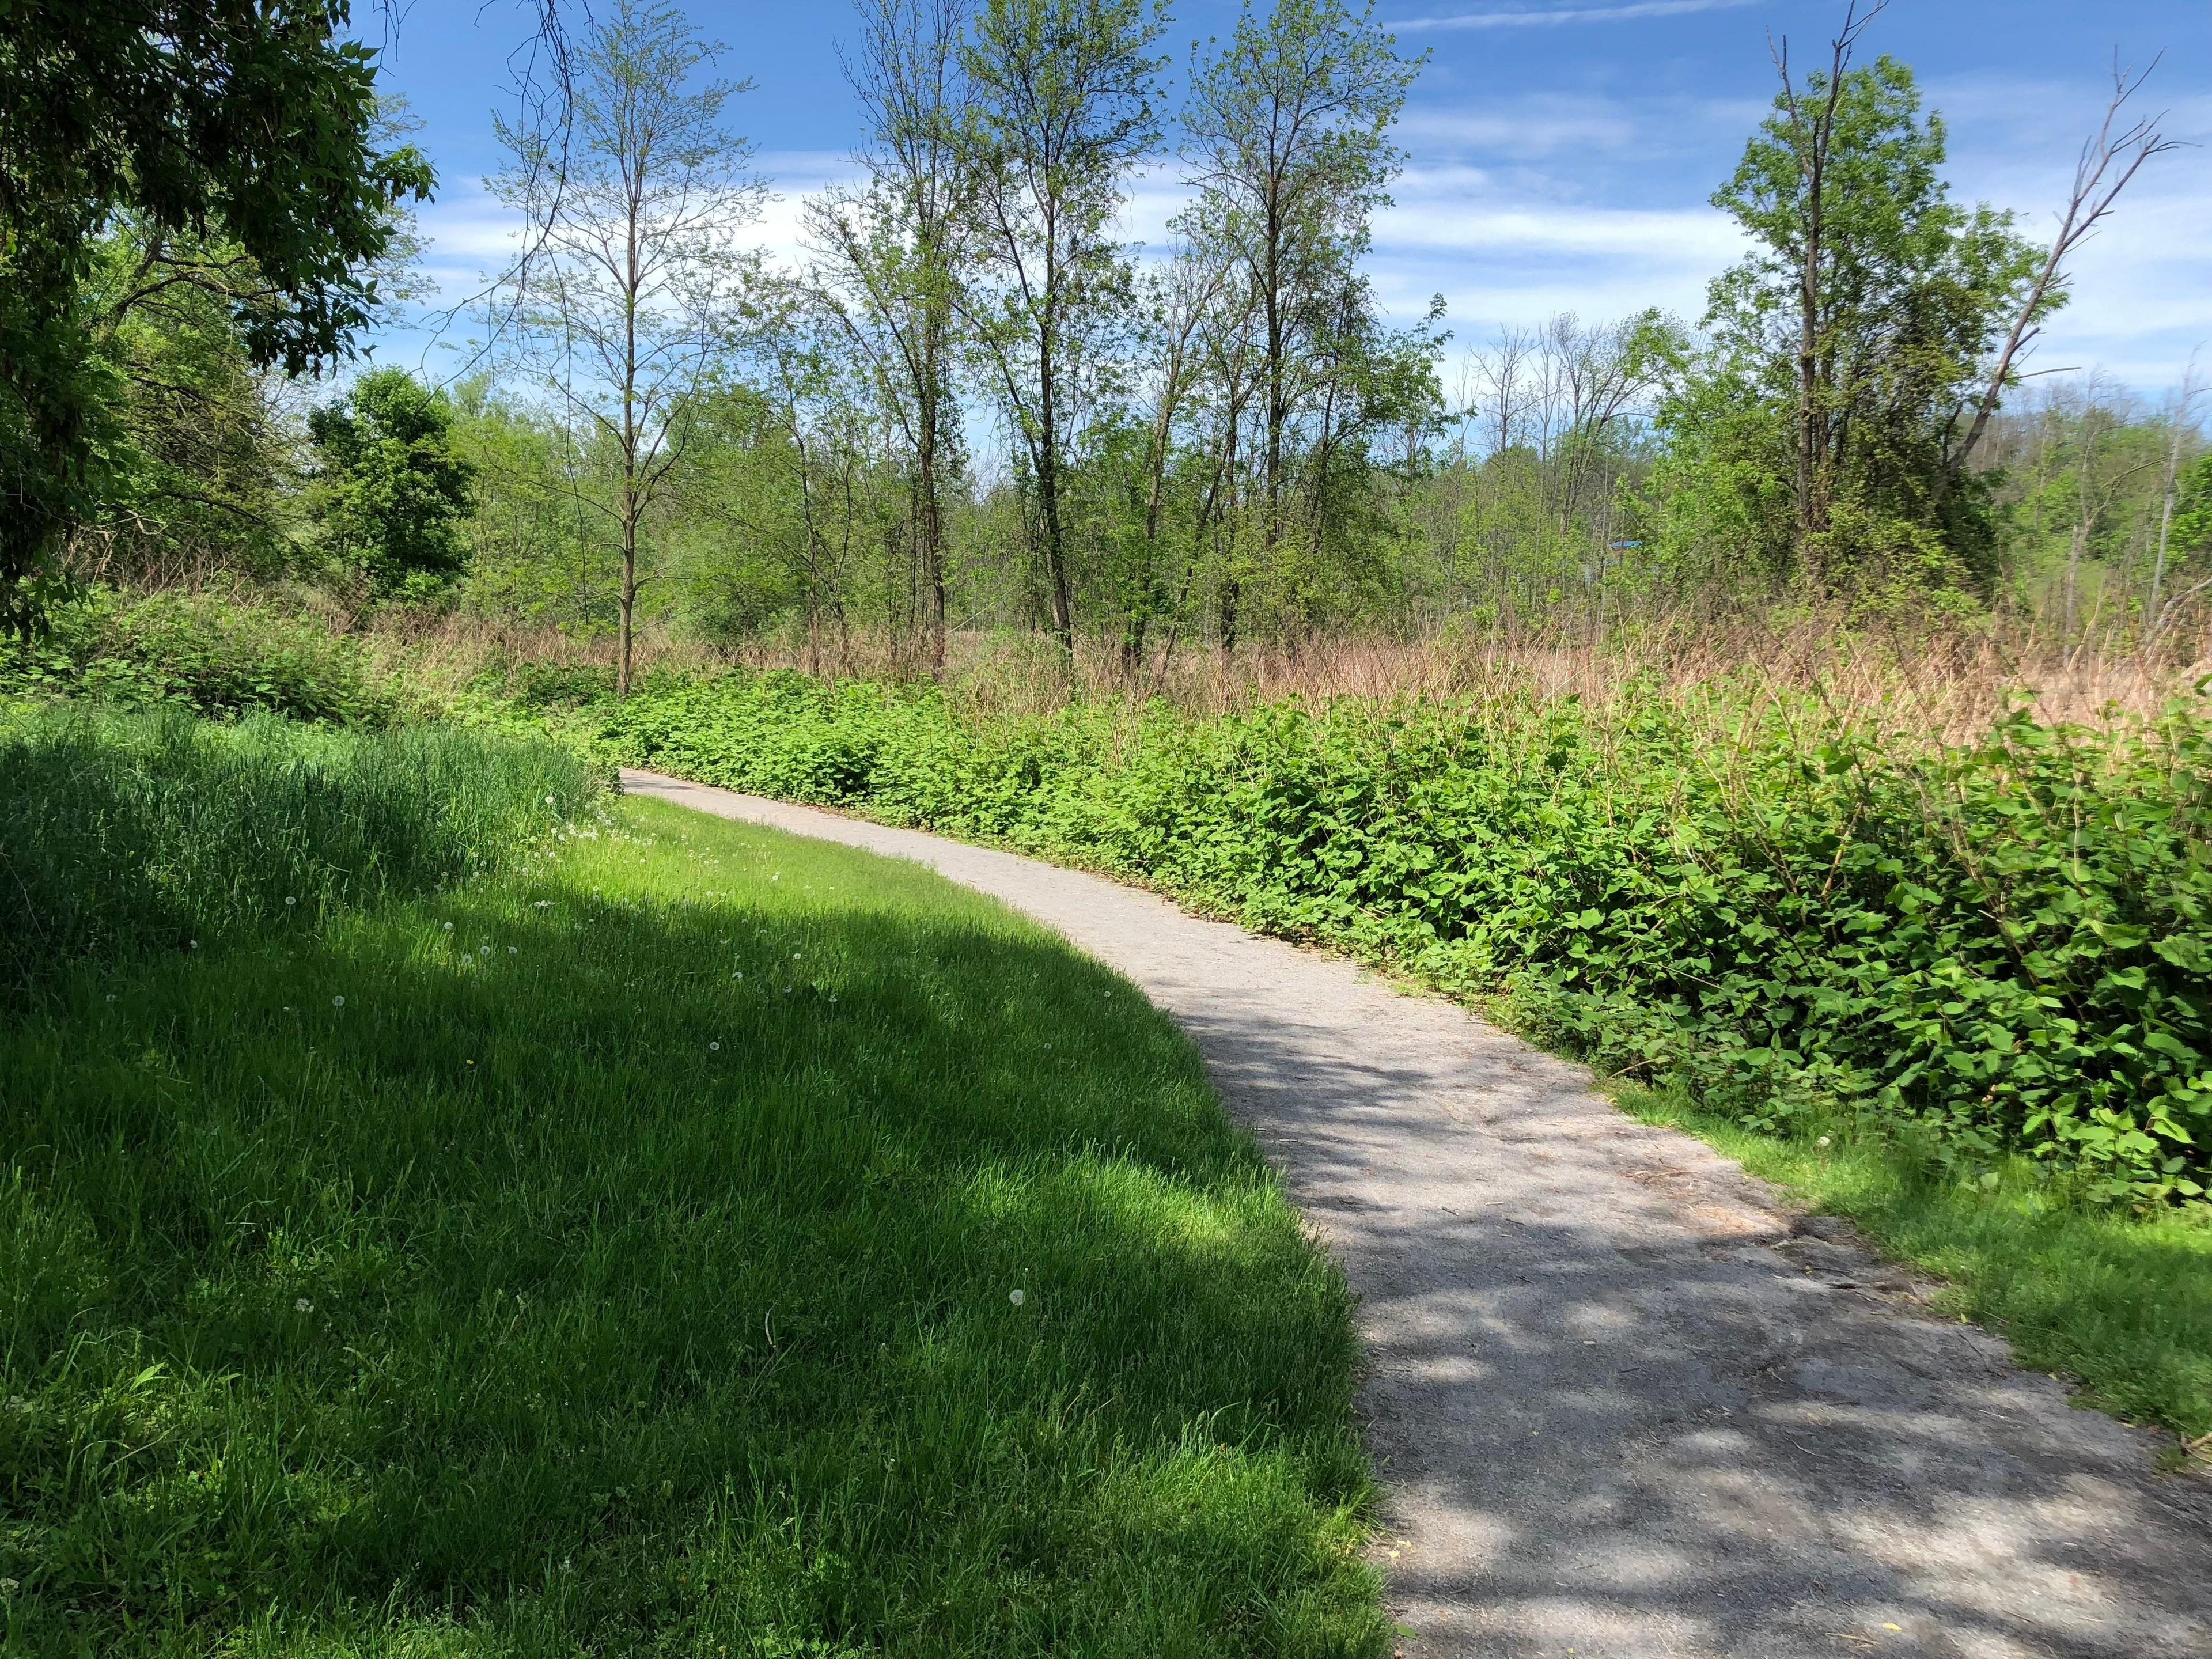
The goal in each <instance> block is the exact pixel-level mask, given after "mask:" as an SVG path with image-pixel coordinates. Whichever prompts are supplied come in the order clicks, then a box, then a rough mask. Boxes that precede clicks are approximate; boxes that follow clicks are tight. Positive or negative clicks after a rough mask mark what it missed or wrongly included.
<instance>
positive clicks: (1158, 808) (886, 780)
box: [607, 675, 2212, 1203]
mask: <svg viewBox="0 0 2212 1659" xmlns="http://www.w3.org/2000/svg"><path fill="white" fill-rule="evenodd" d="M607 735H608V737H609V738H610V739H611V741H612V742H613V743H614V744H615V745H616V746H617V748H618V749H619V750H622V751H623V753H625V754H626V755H628V756H629V757H630V758H632V759H633V760H635V761H636V762H638V763H645V764H652V765H658V766H661V767H665V768H667V769H671V770H674V771H678V772H682V773H684V775H687V776H690V777H695V778H698V779H701V780H702V781H709V782H714V783H721V784H726V785H729V786H731V787H737V788H741V789H747V790H750V791H754V792H756V793H763V794H773V795H779V796H783V797H786V798H788V799H800V800H815V801H823V802H829V803H833V804H836V805H846V806H854V807H859V808H861V809H863V810H866V811H869V812H870V813H872V814H873V815H875V816H878V817H883V818H885V819H888V820H890V821H892V822H896V823H915V824H926V825H928V826H931V827H933V828H937V829H943V830H945V831H947V832H948V833H951V834H954V835H959V836H970V837H977V838H982V839H988V840H994V841H998V842H1006V843H1008V844H1011V845H1013V846H1015V847H1018V848H1024V849H1027V850H1030V851H1034V852H1037V853H1040V854H1046V855H1048V856H1053V857H1057V858H1062V859H1066V860H1073V861H1077V862H1081V863H1085V864H1090V865H1092V866H1098V867H1102V868H1104V869H1107V870H1109V871H1113V872H1116V873H1120V874H1123V875H1127V876H1132V877H1134V878H1139V879H1141V880H1143V881H1146V882H1148V883H1150V884H1154V885H1156V886H1158V887H1160V888H1163V889H1164V890H1168V891H1170V892H1174V893H1176V894H1178V895H1180V896H1183V897H1184V898H1186V899H1188V900H1191V901H1193V902H1196V903H1198V904H1200V905H1201V906H1203V907H1206V908H1211V909H1213V910H1215V911H1217V912H1220V913H1223V914H1227V915H1234V916H1237V917H1238V918H1239V919H1241V920H1243V921H1246V922H1248V923H1249V924H1250V925H1253V926H1255V927H1261V928H1264V929H1267V930H1268V931H1271V932H1274V933H1281V934H1285V935H1288V936H1291V937H1304V938H1312V939H1321V940H1324V941H1327V942H1329V943H1332V944H1334V945H1340V946H1343V947H1346V948H1349V949H1352V950H1353V951H1359V952H1361V953H1364V954H1366V955H1368V956H1370V957H1376V958H1380V959H1384V960H1388V961H1390V962H1393V963H1397V964H1399V965H1401V966H1403V967H1406V968H1407V969H1412V970H1413V971H1415V972H1418V973H1419V974H1422V975H1425V976H1427V977H1429V978H1431V980H1433V981H1437V982H1439V983H1441V984H1443V985H1444V986H1446V987H1449V988H1453V989H1456V990H1460V991H1462V992H1468V993H1474V994H1510V996H1512V997H1513V998H1514V999H1515V1000H1516V1002H1517V1004H1518V1005H1519V1006H1521V1007H1522V1009H1523V1010H1524V1011H1526V1012H1528V1015H1529V1016H1530V1017H1531V1018H1533V1019H1534V1020H1535V1021H1536V1022H1538V1023H1539V1024H1541V1025H1543V1026H1545V1027H1547V1028H1548V1029H1549V1030H1550V1031H1551V1032H1552V1033H1553V1035H1554V1036H1559V1037H1560V1038H1564V1039H1565V1040H1567V1041H1569V1042H1571V1043H1573V1044H1575V1045H1577V1046H1579V1047H1580V1048H1582V1049H1583V1051H1585V1052H1587V1053H1589V1054H1591V1055H1592V1057H1593V1058H1595V1060H1598V1061H1599V1062H1600V1063H1601V1064H1604V1065H1608V1066H1614V1067H1617V1068H1620V1069H1622V1070H1627V1071H1633V1072H1635V1073H1638V1074H1640V1075H1643V1076H1646V1077H1650V1078H1655V1079H1671V1080H1674V1081H1678V1082H1680V1083H1682V1084H1685V1085H1688V1086H1689V1087H1691V1088H1692V1090H1693V1091H1695V1092H1696V1093H1697V1094H1698V1095H1699V1097H1700V1098H1701V1099H1702V1100H1704V1101H1705V1103H1708V1104H1709V1105H1713V1106H1717V1107H1719V1108H1721V1109H1725V1110H1727V1111H1728V1112H1729V1113H1730V1114H1732V1115H1735V1116H1737V1117H1739V1118H1741V1119H1742V1120H1744V1121H1750V1122H1753V1123H1755V1124H1759V1125H1762V1126H1765V1127H1781V1126H1783V1125H1784V1124H1785V1123H1786V1122H1787V1121H1789V1120H1790V1118H1791V1117H1792V1116H1793V1115H1796V1114H1799V1113H1802V1112H1805V1111H1808V1110H1819V1111H1822V1112H1826V1111H1832V1110H1834V1109H1836V1108H1837V1106H1838V1104H1839V1103H1840V1104H1841V1105H1843V1106H1844V1107H1846V1108H1849V1109H1854V1110H1857V1111H1858V1112H1860V1113H1863V1114H1864V1115H1868V1116H1869V1117H1870V1118H1873V1119H1876V1120H1879V1121H1884V1122H1887V1123H1889V1124H1892V1125H1894V1126H1896V1127H1899V1129H1900V1130H1906V1131H1909V1132H1910V1133H1912V1134H1913V1135H1914V1136H1915V1137H1916V1138H1917V1139H1922V1140H1924V1141H1925V1142H1926V1143H1927V1144H1929V1145H1930V1146H1933V1147H1934V1148H1935V1149H1936V1154H1937V1155H1938V1156H1939V1157H1940V1158H1942V1159H1944V1160H1945V1161H1947V1162H1948V1163H1949V1164H1952V1165H1954V1167H1955V1168H1956V1169H1957V1170H1958V1171H1959V1172H1960V1174H1961V1175H1962V1176H1968V1177H1972V1178H1984V1177H1985V1176H1986V1172H1988V1171H1990V1170H1992V1169H1993V1166H1994V1165H1995V1164H1996V1162H1997V1161H1998V1160H1999V1159H2000V1158H2003V1157H2005V1156H2007V1155H2008V1154H2010V1153H2013V1152H2027V1153H2028V1154H2030V1155H2032V1156H2033V1158H2037V1159H2039V1160H2041V1161H2042V1163H2043V1164H2045V1166H2046V1167H2047V1168H2048V1169H2049V1170H2051V1172H2052V1174H2053V1175H2054V1176H2056V1177H2057V1178H2059V1179H2060V1181H2061V1182H2062V1184H2063V1186H2064V1187H2065V1188H2067V1190H2068V1191H2069V1193H2071V1194H2074V1195H2076V1196H2080V1197H2083V1198H2087V1199H2089V1200H2096V1201H2109V1200H2131V1201H2135V1202H2141V1203H2154V1202H2163V1201H2169V1200H2203V1198H2204V1196H2205V1190H2206V1188H2207V1186H2208V1185H2212V870H2208V867H2207V865H2208V851H2209V850H2212V849H2208V847H2207V842H2206V836H2205V833H2204V823H2205V811H2206V806H2207V797H2208V789H2212V717H2208V715H2207V714H2205V713H2204V712H2203V710H2202V709H2200V708H2178V709H2176V710H2174V711H2172V713H2170V714H2167V715H2166V716H2165V717H2164V718H2162V719H2160V720H2155V721H2151V722H2145V723H2139V724H2136V725H2133V726H2124V727H2121V728H2119V729H2118V730H2115V731H2112V732H2091V731H2087V730H2081V729H2075V728H2065V727H2058V728H2054V727H2046V726H2039V725H2038V724H2036V723H2035V722H2033V720H2029V719H2028V718H2027V715H2026V714H2015V715H2013V716H2012V717H2010V718H2008V719H2007V720H2003V721H2002V722H2001V723H2000V724H1999V725H1998V726H1996V728H1995V729H1994V730H1993V731H1992V732H1990V733H1989V734H1988V736H1987V737H1986V738H1984V740H1983V741H1981V742H1979V743H1977V744H1969V745H1965V746H1961V747H1956V748H1949V749H1929V748H1927V747H1925V746H1915V745H1905V744H1897V743H1895V742H1888V741H1884V740H1882V739H1881V738H1878V737H1876V736H1875V735H1872V734H1869V732H1864V731H1861V730H1858V729H1857V728H1855V727H1853V726H1850V724H1849V723H1847V722H1844V721H1842V720H1838V719H1836V718H1833V717H1831V716H1829V715H1827V714H1824V713H1823V712H1822V711H1820V710H1819V709H1817V708H1807V707H1796V706H1791V705H1790V704H1788V703H1787V702H1777V701H1775V700H1774V699H1772V698H1771V697H1768V698H1752V697H1749V696H1735V695H1734V694H1733V693H1732V692H1731V690H1729V688H1727V687H1719V688H1712V689H1709V690H1708V691H1707V692H1706V693H1705V694H1704V695H1702V696H1694V697H1682V696H1668V695H1662V694H1661V693H1659V692H1657V691H1656V690H1651V689H1649V688H1631V689H1630V690H1629V691H1628V692H1627V693H1626V694H1625V695H1624V696H1622V697H1621V698H1620V700H1619V701H1618V702H1617V703H1615V704H1614V705H1613V706H1610V707H1608V708H1604V709H1595V708H1589V707H1586V706H1584V705H1583V704H1581V703H1578V702H1571V701H1570V702H1555V703H1550V704H1538V703H1536V702H1510V703H1504V704H1495V705H1489V706H1484V707H1458V706H1452V707H1447V706H1440V705H1437V704H1432V703H1411V704H1403V705H1390V706H1385V705H1378V704H1375V703H1372V702H1357V701H1350V700H1347V701H1346V702H1340V703H1337V704H1334V705H1333V706H1331V707H1329V708H1326V709H1324V710H1322V711H1320V712H1318V713H1316V712H1314V711H1310V710H1308V709H1306V708H1302V707H1298V706H1296V705H1285V706H1279V707H1273V708H1261V709H1259V710H1257V711H1255V712H1254V713H1252V714H1246V715H1237V716H1229V717H1223V718H1218V719H1204V720H1201V719H1194V718H1189V717H1186V716H1182V715H1179V714H1176V713H1175V712H1173V711H1171V710H1169V709H1167V708H1161V707H1152V708H1145V709H1141V710H1135V709H1130V708H1111V707H1107V708H1101V707H1078V708H1069V709H1066V710H1065V711H1063V712H1060V713H1059V714H1053V715H1049V716H1044V717H991V718H983V717H972V716H965V715H962V714H958V713H957V712H956V711H955V710H953V709H952V708H949V707H948V706H947V704H946V703H945V702H944V701H943V699H942V698H941V697H939V696H938V695H936V694H935V693H934V692H933V691H931V690H927V689H924V690H896V689H890V688H885V687H882V686H877V685H870V684H844V685H840V686H836V687H834V688H832V687H828V686H822V685H817V684H812V683H811V682H808V681H806V680H805V679H803V678H799V677H797V676H792V675H775V676H769V677H767V678H759V679H751V678H738V677H732V678H723V679H715V680H710V681H680V680H677V681H669V682H665V683H662V684H657V685H652V686H648V687H647V690H645V692H644V693H643V694H642V695H641V696H637V697H635V698H633V699H632V700H631V701H630V702H629V703H628V704H627V705H625V706H624V707H623V708H621V709H620V710H619V711H617V713H616V714H613V715H612V716H611V719H610V724H609V729H608V733H607ZM1986 1178H1991V1179H1993V1178H1994V1176H1986Z"/></svg>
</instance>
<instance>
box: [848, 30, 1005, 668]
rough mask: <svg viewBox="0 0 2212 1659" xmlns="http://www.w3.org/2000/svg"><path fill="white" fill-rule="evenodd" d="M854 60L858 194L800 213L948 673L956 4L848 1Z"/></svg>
mask: <svg viewBox="0 0 2212 1659" xmlns="http://www.w3.org/2000/svg"><path fill="white" fill-rule="evenodd" d="M857 3H858V6H859V9H860V28H861V49H860V56H859V58H858V59H857V60H856V61H853V62H849V63H848V64H847V65H846V70H845V74H846V78H847V79H848V81H849V82H851V83H852V85H853V89H854V93H855V94H857V95H858V96H859V98H860V107H861V110H862V112H863V113H864V115H865V116H866V119H867V121H868V123H869V125H870V143H869V146H868V148H867V149H866V151H865V152H864V153H863V155H862V156H861V160H862V161H863V162H864V163H865V164H866V167H867V169H868V174H869V185H868V187H867V188H866V190H865V191H860V192H836V191H833V192H830V193H829V194H828V195H826V196H825V197H823V198H821V199H820V200H818V201H817V202H813V203H810V204H808V209H807V224H808V227H809V228H810V230H811V233H812V235H813V239H814V240H815V243H816V245H817V246H818V247H819V248H820V249H821V250H822V252H823V256H824V258H826V260H827V261H828V264H829V283H828V287H829V289H830V290H831V292H832V293H834V294H836V295H840V296H842V299H843V301H844V302H843V303H840V304H838V305H837V306H836V308H835V314H836V316H837V317H838V318H839V319H840V320H841V321H842V324H843V325H844V326H845V328H846V330H847V331H848V334H849V335H850V337H851V339H852V341H853V343H854V344H856V345H857V346H859V347H860V350H861V352H862V354H863V355H864V356H866V359H867V361H868V363H869V366H870V368H871V369H872V372H873V375H874V379H875V380H876V383H877V389H878V393H879V394H880V396H881V397H882V398H883V402H884V407H885V408H886V409H887V410H889V411H890V416H891V419H892V420H893V422H895V423H896V426H897V427H898V428H899V431H900V433H901V435H902V437H903V439H904V441H905V445H906V448H907V452H908V456H909V458H910V463H911V466H912V481H911V494H912V501H911V507H910V513H909V521H910V534H911V540H912V544H913V549H914V553H915V559H916V562H917V563H918V565H919V566H920V571H919V574H920V577H921V586H922V591H923V593H924V595H925V597H926V603H927V607H928V617H927V628H928V633H929V657H930V666H931V671H933V672H942V671H943V670H944V667H945V629H946V606H947V596H946V581H945V489H946V483H947V480H948V478H949V477H951V476H953V475H954V474H955V473H956V471H957V466H958V462H959V411H958V407H957V386H956V385H955V374H956V370H957V362H956V347H955V342H954V337H953V336H954V328H953V325H954V321H955V313H956V311H957V301H958V295H959V289H960V284H961V282H962V281H963V277H964V275H965V272H966V269H967V265H968V262H969V258H970V256H971V253H972V251H973V250H972V243H973V240H974V215H975V185H976V179H975V168H974V167H973V165H972V156H971V153H970V147H969V146H968V145H967V144H965V143H963V129H964V128H965V126H966V125H967V121H968V110H967V88H966V86H965V83H964V82H963V77H962V75H961V62H960V46H961V26H962V16H963V9H962V7H961V5H960V4H959V3H958V0H857Z"/></svg>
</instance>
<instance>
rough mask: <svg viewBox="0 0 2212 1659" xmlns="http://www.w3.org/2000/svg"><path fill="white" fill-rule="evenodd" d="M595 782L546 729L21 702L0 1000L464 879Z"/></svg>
mask: <svg viewBox="0 0 2212 1659" xmlns="http://www.w3.org/2000/svg"><path fill="white" fill-rule="evenodd" d="M596 787H597V786H596V784H595V782H594V781H593V780H592V777H591V776H590V775H589V774H588V773H587V772H586V769H584V768H583V767H582V766H581V765H580V764H579V763H577V762H576V761H574V759H573V758H571V757H569V756H568V755H567V754H565V753H563V752H562V751H561V750H557V749H555V748H553V747H552V746H550V745H549V744H528V743H519V742H513V741H509V740H503V739H496V738H486V737H483V736H479V735H474V734H470V733H465V732H458V731H452V730H444V729H439V728H435V727H421V726H401V727H397V728H393V729H391V730H388V731H382V732H349V731H342V730H334V729H330V728H317V727H312V726H299V725H294V724H289V723H287V722H285V721H283V720H276V719H273V718H270V717H269V716H266V715H259V716H254V717H252V718H249V719H248V720H245V721H243V722H241V723H239V724H237V725H235V726H227V725H223V724H220V723H216V722H211V721H205V720H196V719H194V718H193V717H192V716H191V715H189V714H184V713H181V712H179V711H176V710H164V711H157V712H155V713H151V714H118V713H115V712H112V711H107V710H102V709H100V708H93V707H88V706H82V705H80V706H76V707H70V708H51V709H44V710H37V711H33V712H30V713H27V714H21V715H19V716H17V717H16V718H15V719H14V720H10V721H8V722H6V723H0V1000H12V999H20V998H21V997H22V996H23V995H25V994H27V993H30V992H33V991H34V990H35V989H36V987H38V986H39V985H40V983H41V982H42V981H45V980H46V979H47V978H48V977H50V976H51V975H52V973H53V972H54V971H55V970H56V969H58V968H60V967H62V966H64V964H66V963H70V962H72V961H77V960H82V959H85V958H88V957H111V958H112V957H120V956H122V955H124V954H125V953H127V952H130V951H143V950H163V949H179V948H190V947H191V945H193V943H194V942H195V941H200V942H211V941H212V940H213V939H215V938H216V937H217V936H219V935H221V934H222V933H228V932H234V931H240V930H267V929H272V928H283V927H294V928H307V927H313V925H314V924H315V923H316V921H318V920H319V918H320V917H321V915H323V914H324V912H325V910H326V909H328V908H331V907H332V906H338V905H349V904H356V903H361V902H368V901H370V900H373V899H375V898H379V897H381V896H386V895H392V894H401V893H413V892H421V891H424V890H429V889H432V888H436V887H440V886H443V885H446V884H449V883H452V882H454V881H458V880H460V879H462V878H465V877H468V876H471V875H473V874H476V873H477V872H482V871H485V870H489V869H491V868H494V867H496V866H500V865H501V864H503V863H506V862H507V861H508V860H511V859H512V858H513V856H515V855H516V854H517V853H518V852H520V849H522V848H525V847H526V846H527V845H528V844H529V843H530V842H532V840H533V839H535V838H536V837H537V836H539V835H540V834H542V833H544V831H545V830H546V829H549V828H550V826H551V825H553V824H556V823H560V822H562V821H563V820H564V819H566V818H568V817H571V816H573V815H574V814H575V813H577V812H578V811H580V810H582V808H583V807H584V805H585V803H586V801H587V800H588V799H589V798H590V797H591V795H592V793H594V792H595V790H596Z"/></svg>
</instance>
